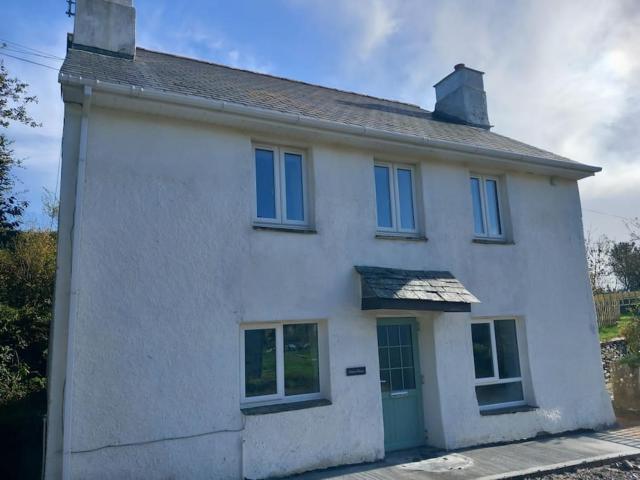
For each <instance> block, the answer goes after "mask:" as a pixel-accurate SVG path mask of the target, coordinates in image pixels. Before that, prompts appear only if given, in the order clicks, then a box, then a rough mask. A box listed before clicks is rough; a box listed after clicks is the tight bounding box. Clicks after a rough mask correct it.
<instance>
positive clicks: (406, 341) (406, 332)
mask: <svg viewBox="0 0 640 480" xmlns="http://www.w3.org/2000/svg"><path fill="white" fill-rule="evenodd" d="M398 329H399V330H400V345H411V325H400V326H399V327H398Z"/></svg>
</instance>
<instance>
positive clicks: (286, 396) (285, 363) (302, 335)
mask: <svg viewBox="0 0 640 480" xmlns="http://www.w3.org/2000/svg"><path fill="white" fill-rule="evenodd" d="M241 353H242V363H241V370H242V371H241V381H242V402H243V403H245V404H246V403H254V402H267V403H272V402H273V403H277V402H280V401H282V402H285V401H286V402H289V401H303V400H313V399H319V398H321V395H320V366H319V352H318V324H317V323H272V324H260V325H251V326H246V327H243V328H242V339H241Z"/></svg>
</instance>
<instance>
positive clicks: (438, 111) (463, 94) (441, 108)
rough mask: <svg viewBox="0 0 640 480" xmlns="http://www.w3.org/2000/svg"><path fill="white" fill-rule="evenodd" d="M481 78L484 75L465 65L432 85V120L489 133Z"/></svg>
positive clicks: (489, 125) (458, 66)
mask: <svg viewBox="0 0 640 480" xmlns="http://www.w3.org/2000/svg"><path fill="white" fill-rule="evenodd" d="M482 75H484V73H483V72H480V71H478V70H474V69H473V68H469V67H467V66H465V64H464V63H458V64H457V65H455V66H454V67H453V72H451V73H450V74H449V75H447V76H446V77H444V78H443V79H442V80H440V81H439V82H438V83H436V84H435V85H434V87H435V89H436V106H435V109H434V112H433V113H434V116H435V117H436V118H440V119H442V120H444V121H449V122H454V123H462V124H464V125H471V126H474V127H480V128H484V129H486V130H488V129H490V128H491V124H490V123H489V115H488V113H487V96H486V94H485V92H484V83H483V81H482Z"/></svg>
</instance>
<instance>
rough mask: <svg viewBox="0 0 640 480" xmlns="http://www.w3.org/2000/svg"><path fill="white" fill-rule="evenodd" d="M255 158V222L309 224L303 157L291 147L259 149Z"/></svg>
mask: <svg viewBox="0 0 640 480" xmlns="http://www.w3.org/2000/svg"><path fill="white" fill-rule="evenodd" d="M254 156H255V173H256V221H257V222H258V223H270V224H273V223H276V224H278V223H280V224H286V225H301V226H304V225H308V223H309V220H308V209H307V175H306V161H305V156H304V154H303V153H302V152H301V151H298V150H294V149H289V148H283V147H272V146H256V147H255V148H254Z"/></svg>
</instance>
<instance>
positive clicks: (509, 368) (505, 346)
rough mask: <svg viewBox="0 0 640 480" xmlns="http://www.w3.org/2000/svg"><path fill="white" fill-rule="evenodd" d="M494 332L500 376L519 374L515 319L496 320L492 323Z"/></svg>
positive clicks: (508, 376)
mask: <svg viewBox="0 0 640 480" xmlns="http://www.w3.org/2000/svg"><path fill="white" fill-rule="evenodd" d="M493 326H494V330H495V333H496V357H497V359H498V372H499V373H500V378H514V377H519V376H520V360H519V357H518V337H517V335H516V321H515V320H496V321H495V322H494V324H493Z"/></svg>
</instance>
